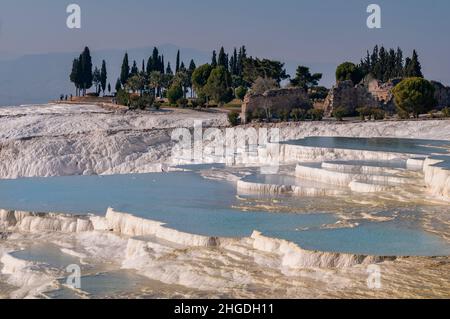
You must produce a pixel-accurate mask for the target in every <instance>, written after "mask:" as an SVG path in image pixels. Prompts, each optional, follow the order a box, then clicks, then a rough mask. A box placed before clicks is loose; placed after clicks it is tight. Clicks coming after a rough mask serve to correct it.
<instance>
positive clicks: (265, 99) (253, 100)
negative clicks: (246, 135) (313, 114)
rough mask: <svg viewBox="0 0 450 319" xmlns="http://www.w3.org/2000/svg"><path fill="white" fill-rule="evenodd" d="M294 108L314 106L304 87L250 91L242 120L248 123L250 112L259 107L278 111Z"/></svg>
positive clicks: (245, 99) (246, 97)
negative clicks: (261, 91) (254, 92)
mask: <svg viewBox="0 0 450 319" xmlns="http://www.w3.org/2000/svg"><path fill="white" fill-rule="evenodd" d="M294 108H303V109H310V108H312V103H311V101H310V100H309V98H308V95H307V93H306V92H305V90H303V89H302V88H284V89H274V90H269V91H266V92H264V93H263V94H252V93H249V94H247V95H246V96H245V98H244V103H243V104H242V113H241V121H242V123H244V124H245V123H247V122H248V116H249V114H252V113H254V112H255V110H258V109H260V110H264V111H266V110H270V111H271V112H275V113H277V112H281V111H287V112H290V111H291V110H292V109H294Z"/></svg>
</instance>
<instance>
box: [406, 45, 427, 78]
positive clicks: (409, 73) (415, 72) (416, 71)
mask: <svg viewBox="0 0 450 319" xmlns="http://www.w3.org/2000/svg"><path fill="white" fill-rule="evenodd" d="M404 75H405V77H419V78H423V74H422V66H421V65H420V62H419V56H418V55H417V52H416V50H414V51H413V55H412V57H411V59H409V60H408V62H407V64H406V67H405V72H404Z"/></svg>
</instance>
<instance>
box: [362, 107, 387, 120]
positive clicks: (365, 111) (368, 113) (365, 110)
mask: <svg viewBox="0 0 450 319" xmlns="http://www.w3.org/2000/svg"><path fill="white" fill-rule="evenodd" d="M356 112H358V113H359V116H360V118H361V120H362V121H365V120H366V119H367V120H369V121H371V120H372V119H374V120H376V121H380V120H384V119H385V117H386V113H385V112H384V111H383V110H381V109H379V108H374V107H367V106H366V107H361V108H358V109H356Z"/></svg>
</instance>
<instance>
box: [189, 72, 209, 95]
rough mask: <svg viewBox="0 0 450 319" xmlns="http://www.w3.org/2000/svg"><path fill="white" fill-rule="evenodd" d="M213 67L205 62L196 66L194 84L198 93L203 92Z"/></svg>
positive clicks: (192, 78) (193, 75)
mask: <svg viewBox="0 0 450 319" xmlns="http://www.w3.org/2000/svg"><path fill="white" fill-rule="evenodd" d="M211 70H212V67H211V65H209V64H203V65H201V66H199V67H198V68H196V69H195V70H194V72H193V73H192V77H191V80H192V86H193V88H194V90H195V91H196V92H197V94H198V95H200V94H202V93H203V92H202V91H203V88H204V87H205V85H206V83H207V82H208V78H209V76H210V74H211Z"/></svg>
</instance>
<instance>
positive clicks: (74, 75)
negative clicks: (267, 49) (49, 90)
mask: <svg viewBox="0 0 450 319" xmlns="http://www.w3.org/2000/svg"><path fill="white" fill-rule="evenodd" d="M132 61H133V63H132V65H131V67H130V59H129V56H128V53H125V55H124V57H123V60H122V65H121V69H120V76H119V78H118V79H117V81H116V84H115V91H116V93H115V94H116V101H117V103H119V104H122V105H126V106H128V107H129V108H131V109H146V108H149V107H155V108H159V107H160V106H162V105H166V106H175V105H176V106H178V107H180V108H185V107H192V108H198V107H200V108H201V107H204V106H206V107H208V106H211V105H212V106H215V105H219V106H221V107H226V108H227V109H229V110H232V111H235V110H237V109H238V108H239V107H240V105H241V104H242V101H243V100H244V97H245V96H246V94H247V93H248V92H249V91H250V92H251V94H263V93H264V92H266V91H268V90H271V89H276V88H279V87H280V85H281V84H282V81H285V80H288V79H289V85H291V86H293V87H300V88H303V89H304V90H305V91H306V92H307V93H308V96H309V98H310V101H314V102H317V101H319V102H320V101H322V100H324V99H325V98H326V96H327V95H328V92H329V90H328V89H327V88H325V87H321V86H319V82H320V80H321V79H322V74H320V73H312V72H311V71H310V69H309V68H308V67H306V66H302V65H300V66H298V67H297V69H296V73H295V76H293V77H292V78H290V76H289V75H288V74H287V73H286V70H285V66H284V63H282V62H280V61H276V60H270V59H264V58H258V57H249V56H247V50H246V48H245V46H242V47H240V48H239V49H237V48H234V50H233V51H232V53H230V54H229V53H227V52H226V50H225V49H224V48H223V47H221V48H220V49H219V50H217V51H216V50H214V51H213V53H212V57H211V63H210V64H203V65H200V66H197V65H196V64H195V62H194V60H192V59H191V60H190V62H189V64H185V63H184V61H182V54H181V52H180V51H178V52H177V55H176V61H175V63H174V65H175V69H174V71H175V72H173V71H172V67H171V64H170V62H168V61H167V62H165V59H164V55H161V54H160V53H159V51H158V49H157V48H156V47H155V48H154V49H153V52H152V54H151V56H150V57H149V58H148V59H147V60H143V61H142V66H140V65H139V67H138V63H136V61H134V60H132ZM187 65H188V67H187ZM106 66H107V63H106V61H105V60H103V61H102V64H101V67H97V66H93V65H92V58H91V54H90V51H89V48H88V47H86V48H85V49H84V50H83V52H82V53H81V54H80V56H79V57H78V58H76V59H74V60H73V62H72V71H71V73H70V80H71V82H72V83H74V85H75V88H76V95H77V96H78V95H86V94H87V92H86V91H87V90H88V89H90V88H91V87H93V90H94V89H95V93H89V94H90V95H92V96H99V95H100V93H101V92H103V95H105V91H106V90H108V92H109V93H111V84H110V83H108V71H107V68H106ZM367 75H370V76H372V77H373V78H375V79H378V80H381V81H387V80H389V79H393V78H405V79H404V80H403V81H402V82H400V84H398V85H397V86H396V87H395V88H394V91H393V94H394V97H395V104H396V106H397V111H398V115H399V117H401V118H409V117H410V116H411V115H413V116H414V117H418V116H419V114H423V113H427V112H429V111H430V110H432V108H433V107H434V106H435V103H436V101H435V99H434V89H433V86H432V85H431V83H430V82H428V81H426V80H424V79H423V75H422V71H421V64H420V62H419V56H418V54H417V52H416V51H415V50H414V51H413V53H412V56H411V57H407V58H406V59H404V58H403V52H402V50H401V49H400V48H398V49H397V50H394V49H389V50H386V49H385V48H384V47H383V46H381V47H378V46H375V48H374V49H373V51H372V53H369V52H367V56H366V58H365V59H362V60H361V62H360V63H359V64H354V63H351V62H345V63H342V64H341V65H339V66H338V67H337V69H336V80H337V81H345V80H351V81H352V82H353V83H354V84H358V83H360V82H361V80H362V79H363V78H364V77H366V76H367ZM283 84H284V83H283ZM188 93H190V96H189V97H188ZM163 98H167V100H168V102H167V100H166V101H163V100H162V99H163ZM310 104H311V105H307V106H306V107H305V106H298V107H296V108H294V109H287V110H278V111H276V110H272V109H270V107H269V106H261V107H260V108H259V109H257V110H255V111H253V112H251V114H247V116H248V118H250V119H257V120H261V121H263V120H264V121H271V120H273V119H280V120H283V121H289V120H293V121H304V120H307V119H310V120H314V121H319V120H322V119H323V117H324V112H323V111H322V110H319V109H313V108H312V102H311V103H310ZM357 112H358V113H359V115H360V117H361V119H363V120H366V119H368V120H372V119H375V120H381V119H384V118H385V116H386V114H385V112H384V111H383V110H380V109H378V108H369V107H361V108H359V109H358V110H357ZM449 112H450V111H449V108H445V109H444V110H443V112H442V113H443V115H444V116H449ZM347 113H348V112H347V111H346V109H345V108H342V107H338V108H336V109H335V110H334V112H333V116H334V117H335V118H336V119H338V120H342V119H343V117H344V116H347V115H350V114H347ZM352 115H353V114H352ZM229 116H231V117H233V118H230V123H231V122H233V123H235V121H234V120H236V119H235V118H234V117H236V115H235V114H234V112H231V113H230V114H229ZM433 116H434V115H433ZM232 125H233V124H232Z"/></svg>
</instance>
